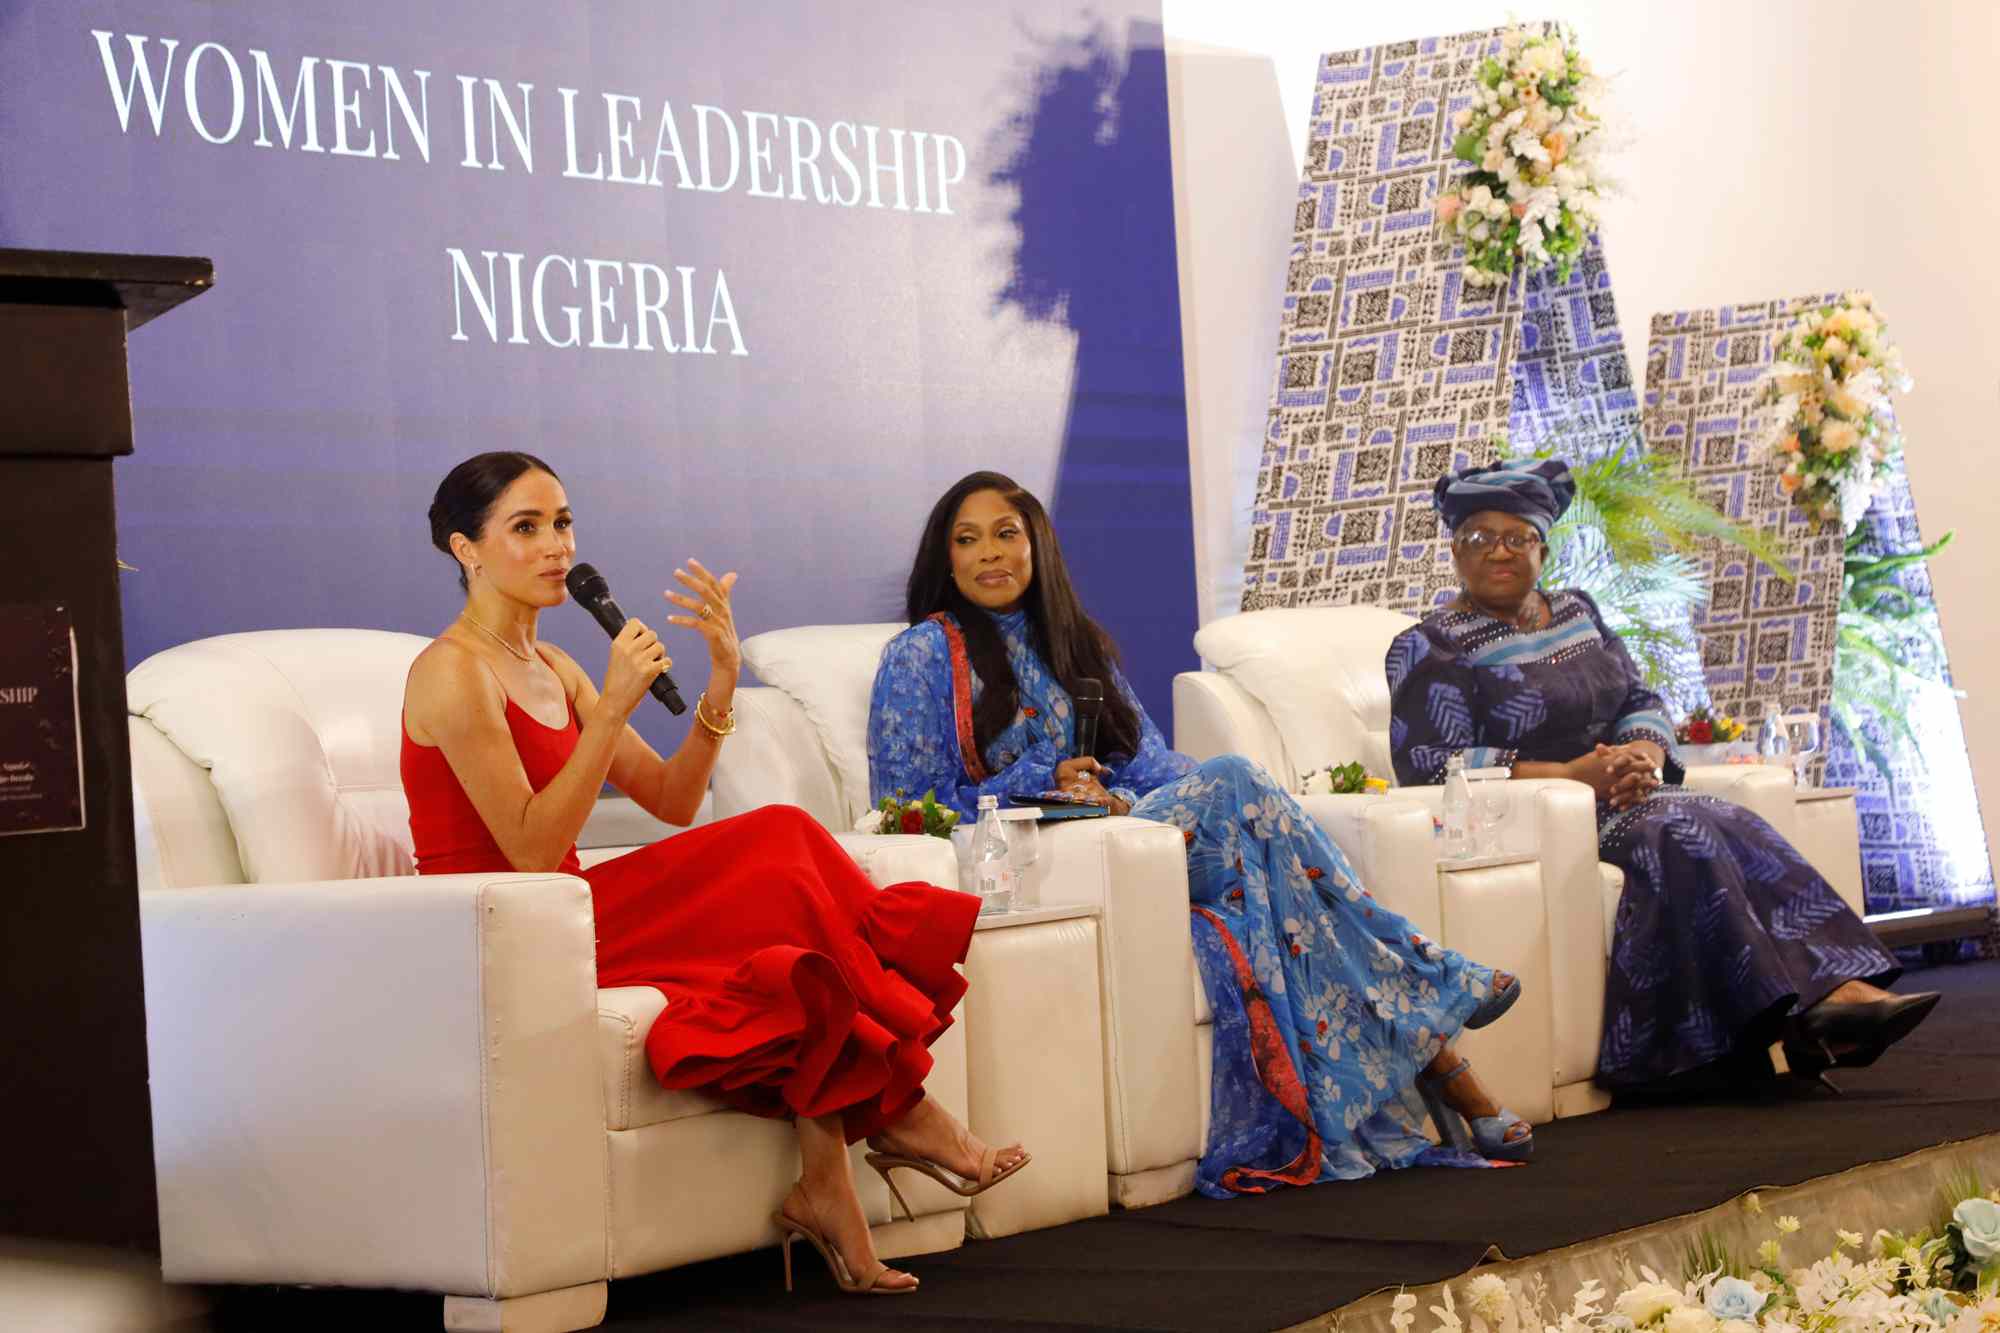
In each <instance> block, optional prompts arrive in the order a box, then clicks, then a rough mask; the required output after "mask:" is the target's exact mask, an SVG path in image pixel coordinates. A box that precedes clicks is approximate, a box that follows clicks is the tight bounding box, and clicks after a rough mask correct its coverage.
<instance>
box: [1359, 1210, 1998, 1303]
mask: <svg viewBox="0 0 2000 1333" xmlns="http://www.w3.org/2000/svg"><path fill="white" fill-rule="evenodd" d="M1977 1191H1978V1183H1977V1182H1976V1181H1972V1182H1970V1192H1965V1191H1964V1190H1961V1193H1962V1194H1963V1197H1960V1198H1959V1199H1958V1200H1957V1202H1956V1203H1955V1204H1954V1205H1953V1206H1952V1207H1951V1209H1950V1212H1949V1214H1948V1216H1947V1218H1946V1220H1945V1221H1944V1222H1943V1223H1942V1224H1941V1225H1939V1226H1938V1227H1937V1229H1936V1234H1935V1235H1933V1234H1932V1233H1931V1232H1930V1231H1928V1230H1927V1231H1919V1232H1917V1233H1916V1234H1915V1235H1914V1236H1902V1235H1898V1234H1895V1233H1892V1232H1888V1231H1877V1232H1876V1233H1875V1236H1874V1238H1873V1240H1872V1241H1871V1242H1867V1243H1866V1244H1865V1246H1864V1242H1863V1240H1862V1237H1861V1234H1860V1233H1859V1232H1856V1231H1839V1232H1836V1233H1835V1234H1836V1239H1835V1242H1834V1246H1833V1249H1832V1251H1831V1252H1830V1253H1829V1254H1827V1255H1826V1256H1824V1257H1822V1258H1819V1259H1816V1260H1814V1261H1813V1262H1811V1263H1809V1264H1805V1265H1801V1266H1788V1265H1787V1262H1786V1256H1785V1241H1786V1238H1787V1237H1789V1236H1791V1235H1793V1234H1794V1233H1796V1232H1797V1231H1798V1230H1799V1220H1798V1218H1796V1217H1779V1218H1777V1219H1776V1221H1775V1224H1774V1227H1773V1230H1772V1234H1771V1236H1770V1237H1769V1238H1768V1239H1766V1240H1764V1241H1763V1242H1762V1243H1761V1244H1760V1245H1759V1246H1758V1247H1757V1254H1756V1260H1755V1262H1754V1263H1743V1262H1741V1261H1739V1260H1737V1259H1736V1258H1734V1257H1733V1256H1731V1255H1729V1254H1728V1253H1727V1252H1726V1251H1724V1250H1723V1248H1722V1247H1721V1246H1720V1245H1718V1244H1716V1243H1715V1242H1713V1241H1712V1240H1708V1239H1704V1241H1703V1242H1702V1243H1700V1244H1699V1245H1697V1246H1695V1247H1693V1248H1692V1249H1691V1251H1690V1254H1689V1263H1688V1267H1689V1268H1690V1269H1697V1270H1700V1271H1699V1273H1698V1275H1697V1276H1694V1277H1690V1278H1688V1279H1687V1280H1686V1281H1684V1282H1682V1283H1680V1284H1679V1285H1676V1284H1674V1283H1672V1282H1669V1281H1667V1280H1666V1279H1664V1278H1662V1277H1661V1276H1660V1275H1659V1274H1658V1273H1656V1272H1654V1271H1653V1270H1652V1269H1650V1268H1643V1267H1642V1268H1640V1269H1638V1270H1637V1271H1636V1272H1635V1271H1633V1270H1632V1269H1630V1268H1629V1267H1628V1268H1627V1270H1626V1272H1625V1279H1624V1283H1623V1287H1622V1289H1621V1290H1620V1291H1618V1292H1617V1294H1616V1295H1611V1294H1609V1293H1607V1292H1606V1291H1605V1290H1604V1287H1603V1285H1602V1284H1601V1283H1599V1282H1597V1281H1595V1280H1592V1281H1589V1282H1586V1283H1584V1285H1583V1287H1582V1288H1581V1289H1580V1290H1578V1291H1577V1292H1576V1294H1575V1295H1574V1297H1573V1298H1572V1300H1571V1303H1570V1306H1569V1308H1568V1309H1567V1310H1561V1309H1559V1308H1558V1307H1557V1306H1556V1305H1555V1303H1554V1302H1553V1300H1552V1299H1551V1296H1550V1293H1549V1291H1548V1286H1547V1283H1546V1281H1545V1280H1543V1279H1542V1278H1540V1277H1534V1276H1531V1277H1529V1278H1527V1279H1525V1280H1523V1279H1519V1278H1516V1279H1503V1278H1501V1277H1500V1276H1499V1275H1498V1274H1494V1273H1483V1274H1481V1275H1479V1276H1477V1277H1474V1278H1473V1279H1471V1280H1470V1281H1469V1282H1466V1283H1465V1284H1464V1285H1463V1288H1462V1295H1463V1298H1464V1300H1463V1304H1461V1303H1460V1301H1459V1299H1458V1298H1457V1297H1456V1296H1455V1295H1454V1294H1453V1292H1452V1289H1451V1288H1450V1287H1449V1286H1446V1287H1444V1288H1443V1289H1442V1296H1441V1299H1442V1302H1443V1303H1442V1304H1440V1305H1433V1306H1431V1307H1430V1313H1431V1316H1432V1318H1433V1320H1434V1321H1435V1322H1433V1323H1432V1325H1431V1329H1432V1333H1447V1331H1449V1333H1595V1331H1596V1330H1609V1329H1619V1330H1647V1329H1657V1330H1661V1333H1759V1331H1761V1333H1833V1331H1834V1330H1850V1329H1855V1330H1858V1329H1868V1330H1873V1331H1876V1333H1932V1331H1940V1330H1941V1331H1942V1333H1987V1331H1988V1330H1991V1329H1994V1328H1996V1327H2000V1191H1995V1192H1994V1194H1992V1195H1982V1194H1979V1193H1978V1192H1977ZM1744 1206H1745V1207H1746V1208H1747V1209H1748V1210H1749V1211H1751V1212H1752V1213H1754V1214H1761V1213H1762V1212H1763V1206H1762V1204H1761V1203H1759V1201H1758V1198H1757V1196H1756V1195H1755V1194H1751V1195H1747V1196H1745V1198H1744ZM1864 1251H1865V1252H1864ZM1607 1305H1608V1307H1609V1308H1606V1307H1607ZM1416 1306H1417V1298H1416V1297H1415V1296H1413V1295H1411V1294H1409V1293H1408V1292H1403V1293H1401V1294H1399V1295H1397V1296H1396V1298H1395V1300H1394V1302H1393V1304H1392V1306H1391V1313H1390V1317H1389V1323H1390V1325H1391V1327H1393V1328H1394V1329H1396V1330H1397V1333H1409V1330H1410V1329H1411V1327H1412V1326H1413V1325H1414V1324H1415V1321H1416V1313H1415V1311H1416Z"/></svg>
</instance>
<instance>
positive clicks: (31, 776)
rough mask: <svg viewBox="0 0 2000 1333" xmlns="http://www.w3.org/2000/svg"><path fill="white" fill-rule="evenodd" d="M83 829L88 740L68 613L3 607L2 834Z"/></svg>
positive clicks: (55, 607)
mask: <svg viewBox="0 0 2000 1333" xmlns="http://www.w3.org/2000/svg"><path fill="white" fill-rule="evenodd" d="M82 827H83V735H82V732H81V730H80V729H79V725H78V720H77V699H76V632H75V630H74V629H73V628H72V627H71V625H70V618H69V608H68V607H66V606H62V605H60V604H58V603H53V602H51V603H44V604H41V605H36V606H0V837H4V836H7V835H9V834H15V833H58V832H62V831H65V830H70V829H80V828H82Z"/></svg>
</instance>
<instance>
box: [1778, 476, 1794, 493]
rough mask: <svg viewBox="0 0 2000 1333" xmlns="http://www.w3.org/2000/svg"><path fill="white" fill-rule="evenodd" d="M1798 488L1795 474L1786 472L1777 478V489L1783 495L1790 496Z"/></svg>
mask: <svg viewBox="0 0 2000 1333" xmlns="http://www.w3.org/2000/svg"><path fill="white" fill-rule="evenodd" d="M1798 488H1799V478H1798V474H1797V473H1795V472H1787V473H1785V474H1784V475H1783V476H1781V477H1779V478H1778V489H1779V490H1782V491H1783V492H1784V493H1785V494H1787V495H1790V494H1791V493H1792V492H1793V491H1796V490H1797V489H1798Z"/></svg>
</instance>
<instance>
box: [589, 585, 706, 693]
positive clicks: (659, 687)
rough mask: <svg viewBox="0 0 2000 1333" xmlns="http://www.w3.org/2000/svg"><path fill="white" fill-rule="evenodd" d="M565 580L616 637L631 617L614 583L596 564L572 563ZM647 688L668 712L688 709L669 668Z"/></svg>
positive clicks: (596, 618)
mask: <svg viewBox="0 0 2000 1333" xmlns="http://www.w3.org/2000/svg"><path fill="white" fill-rule="evenodd" d="M563 582H564V583H566V584H568V585H569V595H570V596H572V597H574V598H576V604H577V605H578V606H580V607H582V608H583V609H584V610H586V611H588V612H590V614H591V616H592V617H593V618H594V619H595V620H596V621H597V623H598V624H600V625H602V626H604V632H605V633H606V634H609V635H610V636H611V637H612V638H614V639H615V638H617V637H618V634H619V631H621V630H623V629H624V628H625V622H626V621H627V620H630V619H631V617H630V616H628V615H626V614H625V613H624V612H623V611H621V610H619V609H618V603H616V602H614V601H612V600H611V585H610V584H609V583H607V582H606V581H605V579H604V575H602V574H600V573H598V572H597V567H596V566H594V565H572V566H570V571H569V577H568V578H566V579H564V580H563ZM647 688H648V689H650V690H651V691H652V694H653V697H654V698H655V699H658V700H659V701H660V702H661V703H663V704H665V705H666V706H667V711H668V712H669V713H672V714H674V715H675V716H679V715H680V714H682V713H685V712H687V709H688V706H687V704H686V703H685V702H684V701H683V700H682V699H681V692H680V688H679V687H678V686H676V685H675V684H674V678H673V677H672V676H669V675H668V674H667V673H666V672H664V671H662V672H661V673H660V674H659V675H658V676H656V677H654V678H653V683H652V684H651V685H650V686H648V687H647Z"/></svg>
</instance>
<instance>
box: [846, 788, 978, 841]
mask: <svg viewBox="0 0 2000 1333" xmlns="http://www.w3.org/2000/svg"><path fill="white" fill-rule="evenodd" d="M956 827H958V811H956V810H954V809H952V808H951V807H950V806H948V805H939V804H938V802H937V793H936V792H935V791H927V792H925V793H924V799H923V800H921V801H906V800H904V799H903V793H902V792H900V791H899V792H897V793H896V794H895V795H894V796H884V797H883V798H882V804H880V805H878V806H876V807H875V808H874V809H873V810H870V811H869V812H868V813H867V814H865V815H863V816H861V818H860V819H858V820H856V821H855V824H854V831H855V832H857V833H928V834H929V835H930V836H932V837H933V838H949V837H950V836H951V831H952V830H953V829H954V828H956Z"/></svg>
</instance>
